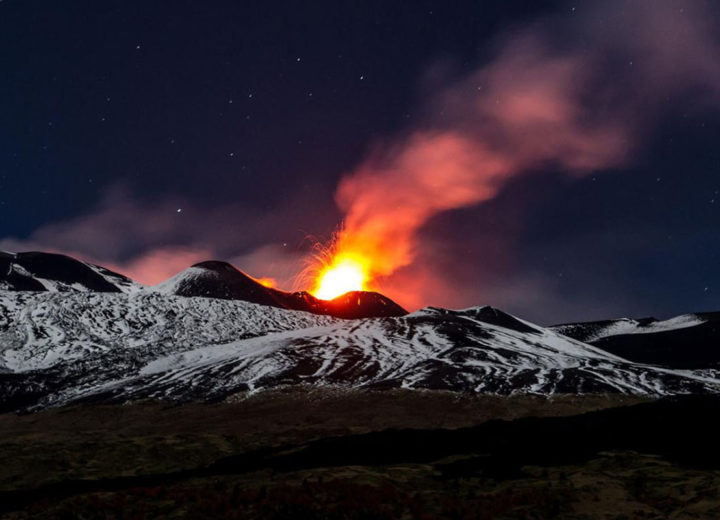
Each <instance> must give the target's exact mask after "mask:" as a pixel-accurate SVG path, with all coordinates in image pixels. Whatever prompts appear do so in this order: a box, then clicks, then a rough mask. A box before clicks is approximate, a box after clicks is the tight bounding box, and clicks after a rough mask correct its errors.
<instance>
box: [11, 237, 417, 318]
mask: <svg viewBox="0 0 720 520" xmlns="http://www.w3.org/2000/svg"><path fill="white" fill-rule="evenodd" d="M0 290H9V291H49V292H109V293H113V292H114V293H118V292H119V293H130V292H137V291H143V290H146V291H150V292H159V293H162V294H168V295H175V296H185V297H196V296H197V297H202V298H215V299H221V300H239V301H246V302H250V303H257V304H259V305H266V306H270V307H277V308H280V309H288V310H295V311H305V312H311V313H313V314H323V315H327V316H334V317H336V318H346V319H359V318H383V317H392V316H404V315H405V314H407V311H406V310H405V309H403V308H402V307H400V306H399V305H398V304H397V303H395V302H394V301H392V300H391V299H390V298H388V297H386V296H384V295H382V294H379V293H376V292H370V291H352V292H349V293H346V294H343V295H341V296H338V297H337V298H334V299H332V300H321V299H319V298H316V297H314V296H313V295H311V294H310V293H308V292H305V291H296V292H286V291H281V290H278V289H273V288H271V287H266V286H264V285H263V284H261V283H260V282H258V281H257V280H255V279H254V278H252V277H251V276H248V275H247V274H245V273H243V272H242V271H240V270H239V269H236V268H235V267H234V266H232V265H231V264H229V263H227V262H221V261H217V260H210V261H206V262H200V263H198V264H194V265H193V266H191V267H189V268H187V269H185V270H184V271H182V272H180V273H178V274H177V275H175V276H173V277H172V278H170V279H169V280H166V281H165V282H162V283H160V284H158V285H156V286H152V287H144V286H143V285H141V284H139V283H137V282H135V281H133V280H131V279H130V278H128V277H126V276H123V275H121V274H119V273H116V272H113V271H111V270H110V269H106V268H105V267H101V266H98V265H94V264H90V263H87V262H82V261H80V260H76V259H74V258H72V257H69V256H66V255H60V254H53V253H43V252H38V251H31V252H24V253H5V252H0Z"/></svg>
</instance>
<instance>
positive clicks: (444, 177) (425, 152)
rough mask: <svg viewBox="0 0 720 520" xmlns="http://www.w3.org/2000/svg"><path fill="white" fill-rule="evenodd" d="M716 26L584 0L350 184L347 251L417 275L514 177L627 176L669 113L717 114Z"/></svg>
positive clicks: (510, 41) (458, 91)
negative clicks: (453, 220)
mask: <svg viewBox="0 0 720 520" xmlns="http://www.w3.org/2000/svg"><path fill="white" fill-rule="evenodd" d="M710 19H711V17H709V16H706V13H705V12H704V9H703V6H702V4H699V3H694V4H690V6H687V5H686V3H682V4H680V3H678V2H671V1H652V2H650V1H647V2H611V3H607V2H601V3H594V4H591V3H582V4H581V5H580V7H578V9H577V10H574V9H573V10H570V9H568V11H567V12H566V13H563V14H560V15H556V16H554V17H550V18H546V19H543V20H540V21H539V22H537V23H535V24H533V25H531V26H529V27H526V28H524V29H522V30H519V31H517V32H515V33H514V34H513V35H512V36H510V37H508V38H505V39H503V40H502V41H500V42H498V45H497V49H499V50H498V52H497V53H496V55H495V57H494V58H493V59H491V60H490V61H489V62H487V63H485V64H484V65H483V66H481V67H479V68H478V69H476V70H474V71H472V72H470V73H467V74H465V75H464V76H463V77H461V78H459V79H456V80H455V81H452V82H450V84H449V85H448V86H446V87H445V88H442V89H440V90H439V91H438V92H436V93H435V94H434V96H433V99H432V101H431V102H430V103H429V104H428V106H427V115H426V117H424V119H423V123H422V124H421V125H419V126H418V127H416V128H412V129H409V131H408V132H407V133H406V134H405V135H404V136H402V137H399V138H396V139H394V140H391V141H390V142H388V143H386V144H385V145H384V146H383V147H382V148H380V149H376V150H374V151H373V152H372V153H371V154H370V155H369V156H368V157H367V159H366V160H365V161H364V162H363V163H362V164H361V165H360V166H359V167H358V168H356V169H355V170H354V171H352V172H350V173H349V174H347V175H346V176H345V177H344V178H343V179H342V181H341V182H340V185H339V187H338V189H337V193H336V202H337V204H338V206H339V207H340V209H341V210H342V211H343V212H344V214H345V218H344V227H343V229H342V231H341V232H340V235H339V237H338V240H337V243H336V248H337V250H338V251H345V252H348V251H350V252H352V253H356V254H359V255H362V256H364V257H367V258H371V259H372V264H371V265H370V269H371V273H370V274H371V276H373V277H380V278H382V277H387V276H388V275H392V274H393V273H394V272H395V271H397V270H398V269H399V268H401V267H403V266H408V265H410V264H412V262H413V260H414V259H415V258H416V256H417V255H418V253H419V250H420V248H421V247H422V244H420V243H419V240H418V238H417V237H418V232H419V230H420V229H421V228H422V227H423V226H424V225H425V224H426V223H427V222H428V221H429V220H430V219H432V218H433V217H434V216H436V215H438V214H439V213H441V212H446V211H448V210H453V209H457V208H463V207H467V206H472V205H476V204H479V203H482V202H484V201H488V200H489V199H491V198H493V197H495V196H496V195H497V194H498V192H499V190H501V189H502V188H503V186H504V185H506V183H508V181H509V180H510V179H512V178H515V177H517V176H520V175H529V174H532V173H533V172H536V171H547V170H548V169H552V170H555V171H561V172H564V173H566V174H567V175H570V176H583V175H587V174H588V173H590V172H595V171H600V170H610V169H614V168H619V167H623V166H625V165H627V164H628V163H630V162H631V161H632V159H633V157H634V156H635V154H636V153H637V150H638V149H639V148H640V147H641V145H642V143H643V139H644V137H645V136H646V135H647V134H648V133H649V130H650V129H651V128H652V126H653V123H654V121H656V120H657V118H658V117H659V115H660V114H662V113H664V112H667V111H668V110H669V109H670V107H677V106H685V105H686V104H687V103H686V101H687V100H689V99H692V105H691V106H692V107H694V108H698V107H704V106H708V105H710V106H717V105H718V100H719V98H718V89H719V88H720V52H719V49H718V45H717V42H716V41H715V38H714V33H713V28H712V27H711V26H710V25H709V22H707V20H710ZM389 282H390V285H392V280H391V279H390V280H389ZM386 288H387V284H386ZM391 295H392V291H391ZM404 303H406V304H408V305H410V306H412V305H413V303H415V302H413V301H412V298H411V297H410V296H408V297H406V298H405V301H404Z"/></svg>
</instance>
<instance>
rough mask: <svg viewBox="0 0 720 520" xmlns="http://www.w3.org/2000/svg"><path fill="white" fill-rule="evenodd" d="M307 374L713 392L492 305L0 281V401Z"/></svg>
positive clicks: (58, 400)
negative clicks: (370, 311) (354, 303)
mask: <svg viewBox="0 0 720 520" xmlns="http://www.w3.org/2000/svg"><path fill="white" fill-rule="evenodd" d="M297 383H309V384H315V385H341V386H345V387H368V388H388V387H405V388H431V389H447V390H454V391H468V392H489V393H500V394H508V393H515V392H531V393H538V394H553V393H592V392H621V393H629V394H649V395H665V394H670V393H684V392H715V391H718V389H719V387H718V381H717V380H716V379H715V378H714V373H713V372H702V373H701V372H690V371H674V370H669V369H660V368H657V367H653V366H649V365H642V364H636V363H631V362H629V361H626V360H624V359H622V358H619V357H617V356H614V355H611V354H608V353H606V352H604V351H602V350H600V349H599V348H596V347H593V346H591V345H587V344H585V343H582V342H580V341H577V340H573V339H571V338H568V337H566V336H563V335H561V334H558V333H557V332H554V331H552V330H549V329H544V328H542V327H538V326H536V325H533V324H531V323H528V322H524V321H522V320H518V319H517V318H514V317H512V316H509V315H507V314H504V313H502V312H501V311H498V310H496V309H492V308H490V307H477V308H471V309H466V310H463V311H448V310H445V309H434V308H428V309H423V310H421V311H418V312H415V313H413V314H410V315H406V316H403V317H393V318H374V319H363V320H340V319H335V318H330V317H327V316H318V315H313V314H309V313H304V312H298V311H288V310H285V309H278V308H274V307H267V306H261V305H256V304H251V303H248V302H239V301H228V300H214V299H209V298H185V297H178V296H168V295H163V294H159V293H140V294H134V295H132V294H131V295H128V294H92V293H30V292H26V293H18V292H0V405H1V406H2V407H1V408H0V409H2V410H17V409H38V408H42V407H46V406H52V405H59V404H65V403H71V402H78V401H92V402H98V401H128V400H134V399H142V398H162V399H173V400H194V399H199V400H217V399H223V398H224V397H226V396H228V395H230V394H232V393H235V392H238V391H244V390H258V389H264V388H271V387H274V386H278V385H286V384H297Z"/></svg>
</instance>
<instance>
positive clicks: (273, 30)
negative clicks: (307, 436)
mask: <svg viewBox="0 0 720 520" xmlns="http://www.w3.org/2000/svg"><path fill="white" fill-rule="evenodd" d="M718 26H720V3H715V2H689V1H675V2H672V1H667V2H665V1H657V2H656V1H638V2H624V1H606V2H599V3H592V2H575V3H566V2H545V3H542V2H528V1H507V0H498V1H485V2H480V1H474V2H462V1H457V2H447V1H437V2H434V1H412V2H409V1H408V2H391V1H387V0H384V1H378V2H375V1H357V2H290V3H282V2H238V1H236V2H232V1H223V0H218V1H213V2H206V1H187V0H185V1H183V0H177V1H173V2H169V1H166V2H158V1H146V0H143V1H134V0H123V1H98V0H93V1H80V0H72V1H67V2H57V1H41V0H0V49H1V50H0V66H1V67H2V69H1V70H2V74H1V75H0V249H4V250H10V251H24V250H46V251H59V252H65V253H68V254H71V255H75V256H77V257H80V258H83V259H86V260H90V261H94V262H97V263H100V264H102V265H106V266H108V267H111V268H115V269H117V270H119V271H121V272H124V273H126V274H128V275H130V276H132V277H134V278H136V279H139V280H140V281H142V282H145V283H157V282H160V281H162V280H163V279H164V278H166V277H168V276H170V275H172V274H174V273H176V272H178V271H180V270H182V269H183V268H185V267H187V266H189V265H190V264H192V263H195V262H198V261H201V260H208V259H222V260H227V261H231V262H232V263H233V264H234V265H236V266H237V267H238V268H240V269H242V270H245V271H247V272H248V273H250V274H251V275H253V276H271V277H274V278H276V279H277V280H278V281H279V282H280V286H281V287H284V288H287V289H292V288H301V287H298V284H299V283H300V282H298V280H297V278H296V275H297V274H298V273H299V272H300V271H301V270H302V269H303V267H304V265H305V263H306V262H307V257H308V255H309V253H311V251H312V248H313V245H314V244H315V243H316V241H318V240H319V241H321V242H322V241H325V240H327V239H328V238H329V237H330V235H331V234H332V233H333V231H335V230H336V229H337V227H338V225H339V224H340V223H341V222H342V221H343V219H344V217H345V215H346V214H347V213H348V212H352V210H349V209H348V206H347V205H345V206H343V205H342V203H341V204H340V206H339V205H338V204H337V203H336V195H335V194H336V192H337V190H338V186H340V185H342V184H343V179H348V178H350V179H353V178H360V179H361V181H362V182H359V183H358V186H359V188H357V189H358V190H359V191H360V192H362V193H361V194H359V195H358V194H353V195H352V196H351V197H350V199H351V204H355V203H357V201H358V200H362V201H363V202H365V200H364V198H363V197H365V196H366V195H367V193H369V192H370V191H372V190H366V189H365V188H366V187H367V186H368V182H371V183H372V186H373V187H375V186H376V184H377V186H379V187H377V189H376V190H375V191H372V193H374V195H373V196H374V197H375V199H373V200H371V201H370V202H368V203H367V204H368V206H364V207H366V208H367V207H369V208H373V209H374V208H376V209H377V212H378V213H377V214H378V215H380V216H381V217H382V219H384V220H388V218H386V215H389V214H390V213H387V211H388V207H396V206H397V205H398V204H399V205H400V206H402V205H403V204H408V205H414V206H415V207H426V205H430V206H433V204H435V205H436V206H437V207H434V209H433V210H432V211H428V212H426V213H427V214H425V213H423V216H422V218H420V220H419V221H418V222H417V223H416V224H413V225H412V226H410V230H409V231H408V232H407V233H408V235H407V237H410V238H407V237H405V238H407V239H408V240H409V241H410V245H411V246H412V247H411V249H412V258H411V261H409V262H405V265H400V266H398V267H397V269H394V270H393V272H392V273H391V274H389V275H388V276H386V277H384V278H383V279H381V280H379V281H378V283H379V286H380V287H381V288H382V289H383V291H384V292H385V293H386V294H387V295H388V296H390V297H392V298H395V299H397V300H398V301H399V302H400V303H402V304H405V305H406V306H408V307H411V308H417V307H420V306H425V305H437V306H448V307H455V308H460V307H467V306H471V305H479V304H490V305H494V306H496V307H499V308H502V309H504V310H506V311H508V312H512V313H514V314H517V315H519V316H521V317H524V318H526V319H530V320H534V321H538V322H541V323H546V324H547V323H557V322H567V321H572V320H580V319H601V318H610V317H617V316H633V317H642V316H649V315H653V316H657V317H666V316H670V315H674V314H680V313H685V312H695V311H701V310H717V309H720V301H719V300H718V295H719V294H720V282H719V278H718V274H719V273H720V255H719V253H720V229H719V227H718V225H719V224H720V146H719V143H720V110H719V109H720V52H719V51H718V49H720V47H719V46H718V39H719V38H720V31H718V29H717V27H718ZM528 121H530V123H529V122H528ZM418 133H421V134H422V135H431V136H432V139H430V141H429V143H424V144H422V145H418V144H417V141H416V140H414V139H413V136H416V135H418ZM438 136H441V137H442V136H455V137H458V136H459V138H460V139H461V140H462V142H463V143H469V145H468V146H469V147H470V151H467V150H466V149H465V148H462V150H463V152H462V153H454V152H452V150H454V148H451V153H450V156H451V157H450V158H449V159H447V160H448V161H455V160H458V161H460V158H458V156H460V155H462V158H461V159H462V160H463V161H465V159H467V161H465V162H463V168H464V169H463V170H462V171H460V172H456V173H454V174H453V175H456V176H454V177H452V178H451V180H447V179H450V177H447V176H446V174H445V171H446V170H445V164H442V165H440V167H438V168H437V170H435V169H432V171H431V172H430V173H428V177H423V182H427V183H428V188H427V189H425V190H424V191H423V190H418V189H416V186H415V184H416V182H417V178H416V177H414V176H413V175H414V173H413V172H407V171H406V169H407V168H408V166H407V165H406V164H405V163H404V162H402V161H401V160H398V159H397V157H404V156H405V155H404V154H405V153H406V151H407V150H417V149H421V150H424V149H425V148H423V147H429V148H430V149H431V150H434V149H436V148H435V147H436V144H437V142H438V141H436V140H435V138H436V137H438ZM478 147H479V148H481V149H482V150H484V151H483V153H482V154H479V155H476V149H477V148H478ZM466 152H467V153H466ZM378 157H379V158H378ZM423 157H424V156H423ZM488 157H492V158H493V160H497V162H498V164H501V166H498V173H496V174H493V176H492V178H491V180H490V181H487V182H486V180H485V177H483V180H482V182H481V183H480V184H478V178H477V177H475V176H476V173H475V163H474V162H473V161H476V162H482V163H483V164H485V163H487V162H488ZM443 160H445V159H443ZM398 164H401V165H400V166H399V165H398ZM413 164H414V163H413ZM433 168H434V166H433ZM483 168H485V166H483V167H482V168H480V167H479V170H478V171H480V170H482V171H483V172H484V171H485V170H484V169H483ZM448 169H449V170H452V167H450V166H448ZM452 171H454V172H455V170H452ZM358 172H360V173H358ZM467 172H469V173H467ZM477 175H486V174H485V173H482V174H477ZM487 175H490V174H487ZM468 176H469V177H470V179H468ZM386 177H392V178H393V179H394V180H393V181H392V182H389V183H388V182H386V180H387V179H386ZM363 179H364V180H363ZM368 179H370V181H368ZM378 179H379V180H378ZM428 179H429V180H428ZM436 181H437V182H438V183H439V184H437V185H436ZM463 183H466V184H463ZM488 183H489V184H488ZM488 186H490V188H488ZM456 187H458V193H457V194H456V195H457V198H456V199H455V200H454V201H450V202H447V203H445V202H443V203H437V199H436V197H434V196H431V195H433V190H436V193H435V194H437V195H438V196H440V195H441V192H443V193H445V192H448V191H451V190H453V189H454V188H456ZM460 188H462V189H460ZM465 188H467V190H469V192H470V193H469V195H468V193H467V192H466V190H465ZM486 189H487V190H489V191H484V190H486ZM406 190H407V192H410V193H412V194H413V195H412V197H410V198H408V197H406V196H405V193H406ZM383 194H388V196H390V195H392V198H391V200H384V199H383V196H384V195H383ZM428 197H430V198H428ZM353 207H354V206H353ZM384 212H385V213H384ZM391 220H392V219H391ZM393 225H395V223H393ZM397 225H400V224H397ZM384 247H386V248H391V247H392V246H390V245H388V243H387V242H385V243H384Z"/></svg>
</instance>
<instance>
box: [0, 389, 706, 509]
mask: <svg viewBox="0 0 720 520" xmlns="http://www.w3.org/2000/svg"><path fill="white" fill-rule="evenodd" d="M719 412H720V398H717V397H712V396H706V397H683V398H667V399H663V400H659V401H652V402H643V401H642V400H641V399H639V398H631V397H627V396H607V397H606V396H591V397H578V396H556V397H554V398H552V399H546V398H535V397H527V396H515V397H491V396H464V395H458V394H453V393H450V392H417V391H402V390H394V391H385V392H383V391H375V392H366V391H334V390H328V389H325V390H318V389H315V390H312V389H307V390H304V389H298V388H296V389H294V390H277V391H272V392H265V393H260V394H256V395H253V396H251V397H247V398H239V399H237V400H236V402H230V403H222V404H212V405H207V404H205V405H196V404H186V405H182V406H174V407H170V406H167V405H164V404H158V403H144V404H135V405H130V406H81V407H73V408H61V409H56V410H48V411H44V412H41V413H37V414H29V415H22V416H17V415H9V414H6V415H1V416H0V450H1V451H0V452H1V453H2V454H3V464H2V465H0V512H1V516H2V517H3V518H250V519H252V518H268V519H269V518H273V519H275V518H278V519H279V518H283V519H285V518H288V519H290V518H292V519H304V518H332V519H336V518H337V519H361V518H363V519H364V518H368V519H382V518H388V519H389V518H393V519H395V518H523V519H538V518H588V519H591V518H592V519H596V518H597V519H599V518H628V519H630V518H667V517H670V516H673V517H674V518H718V517H720V498H719V497H718V489H720V449H718V446H717V436H716V434H715V430H714V429H713V427H712V426H713V424H714V420H715V418H716V417H717V416H718V413H719Z"/></svg>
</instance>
